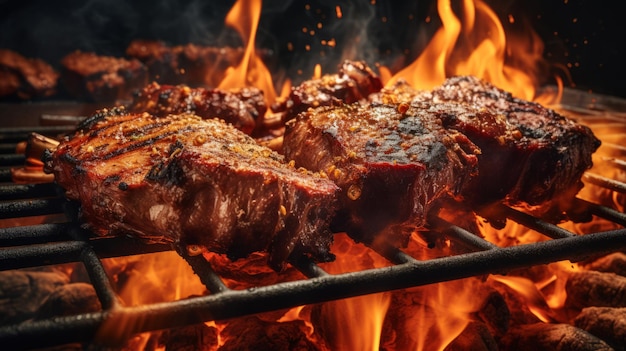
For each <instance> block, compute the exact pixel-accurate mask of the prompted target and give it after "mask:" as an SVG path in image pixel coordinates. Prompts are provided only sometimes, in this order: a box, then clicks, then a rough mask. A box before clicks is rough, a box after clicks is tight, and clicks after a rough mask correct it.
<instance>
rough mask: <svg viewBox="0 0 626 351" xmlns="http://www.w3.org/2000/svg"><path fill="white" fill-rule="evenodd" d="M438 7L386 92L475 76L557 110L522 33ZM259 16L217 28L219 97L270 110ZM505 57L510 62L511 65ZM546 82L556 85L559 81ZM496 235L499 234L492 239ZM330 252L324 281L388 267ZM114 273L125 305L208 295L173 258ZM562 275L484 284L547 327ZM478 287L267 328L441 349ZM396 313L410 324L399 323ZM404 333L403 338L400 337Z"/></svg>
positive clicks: (386, 296) (285, 315)
mask: <svg viewBox="0 0 626 351" xmlns="http://www.w3.org/2000/svg"><path fill="white" fill-rule="evenodd" d="M437 4H438V7H437V8H438V13H439V16H440V18H441V21H442V27H441V28H440V29H439V30H438V31H437V32H436V33H435V34H434V36H433V38H432V39H431V41H430V42H429V44H428V45H427V46H426V48H425V50H424V52H423V53H422V54H421V55H420V56H419V57H417V59H416V60H415V61H413V62H412V63H411V64H409V65H407V66H406V67H405V68H404V69H402V70H400V71H398V72H395V73H394V72H391V70H390V69H389V68H387V67H384V66H379V70H380V76H381V78H382V79H383V81H384V82H385V83H386V85H391V84H393V83H395V82H397V81H398V80H399V79H404V80H406V81H407V82H408V83H410V84H411V85H412V86H413V87H414V88H417V89H430V88H432V87H434V86H436V85H438V84H440V83H442V82H443V80H444V79H445V78H446V77H449V76H452V75H474V76H478V77H480V78H483V79H485V80H487V81H489V82H491V83H493V84H494V85H496V86H498V87H500V88H502V89H505V90H508V91H510V92H512V94H513V95H515V96H517V97H520V98H524V99H527V100H534V101H538V102H542V103H546V102H548V101H550V102H555V101H556V100H555V97H554V96H541V95H538V87H537V74H539V72H537V71H536V70H535V69H533V68H534V67H537V66H538V65H539V62H541V61H542V57H541V54H542V52H541V51H542V49H543V47H542V45H541V42H540V40H538V38H537V36H536V35H535V34H534V33H526V34H527V38H528V40H527V42H522V39H520V38H515V39H514V40H513V42H514V44H512V41H509V38H508V37H507V33H505V31H504V28H503V26H502V25H501V23H500V22H499V20H498V16H497V15H496V14H495V13H494V12H493V11H492V10H491V9H490V8H489V7H488V6H487V5H486V4H485V3H483V2H482V1H480V0H465V1H463V2H462V6H461V7H462V9H461V13H462V15H461V16H459V15H457V13H456V12H455V11H454V10H453V9H452V6H451V3H450V2H449V1H445V0H439V1H438V2H437ZM260 12H261V2H260V1H255V0H238V1H237V2H236V3H235V5H234V6H233V8H232V9H231V11H230V12H229V14H228V16H227V17H226V24H227V25H229V26H231V27H233V28H235V29H236V30H237V32H238V33H239V34H240V35H241V37H242V39H243V40H244V43H245V47H246V50H245V54H244V57H243V59H242V61H241V62H240V63H239V65H237V66H236V67H230V68H229V69H228V70H227V72H226V75H225V78H224V80H223V81H222V82H221V83H220V85H219V88H223V89H232V88H240V87H245V86H253V87H257V88H260V89H261V90H263V91H264V94H265V98H266V100H267V101H268V102H269V103H271V102H273V101H275V100H276V99H277V96H278V95H279V94H277V93H276V89H275V87H274V82H273V80H272V73H271V72H270V71H269V69H268V68H267V67H266V66H265V64H264V63H263V61H262V60H261V59H260V57H258V56H257V55H256V53H255V38H256V31H257V28H258V24H259V18H260ZM336 17H337V19H339V20H346V18H345V14H344V13H343V12H342V9H341V8H340V7H339V6H337V7H336ZM338 44H339V43H338ZM513 57H515V58H516V59H515V60H513V59H512V58H513ZM352 59H359V57H352ZM515 64H517V65H515ZM321 75H322V72H321V68H320V66H319V65H316V68H315V75H314V77H315V78H319V77H320V76H321ZM555 80H556V81H557V84H558V83H559V80H558V79H555ZM559 86H560V85H559ZM289 87H290V82H289V81H285V82H283V86H282V88H281V89H280V91H281V93H280V95H281V96H284V95H285V94H286V93H287V92H288V90H289ZM478 226H479V227H480V228H482V229H483V230H484V232H483V233H481V234H483V235H484V236H485V237H486V238H489V240H490V241H492V242H494V243H496V244H498V245H502V246H506V245H509V244H512V242H513V241H514V242H515V243H520V242H522V243H523V242H533V241H537V240H540V238H538V237H537V236H536V235H534V233H532V232H529V231H527V230H526V229H524V228H512V227H511V226H515V225H508V226H507V227H506V228H504V230H500V231H495V230H493V229H491V228H489V227H488V225H485V224H484V223H482V222H481V223H479V224H478ZM520 231H523V232H520ZM503 232H504V233H507V234H506V235H505V236H501V234H500V233H503ZM413 239H414V240H413V241H412V242H411V243H410V244H409V248H408V250H409V252H410V253H411V254H412V255H414V257H420V258H424V259H429V258H435V257H438V256H442V255H446V254H448V253H449V252H450V251H451V250H453V248H451V247H450V243H449V242H447V241H444V242H442V243H440V244H441V245H440V246H438V247H435V248H432V247H431V248H429V247H427V246H428V244H427V243H426V241H425V240H424V239H423V238H422V237H421V236H420V235H419V234H417V233H416V234H414V238H413ZM331 251H332V252H333V253H334V254H335V255H336V256H337V259H336V261H335V262H332V263H328V264H323V265H322V266H323V267H324V269H326V270H327V271H328V272H329V273H331V274H339V273H345V272H351V271H358V270H363V269H369V268H380V267H385V266H386V265H388V264H389V263H388V262H387V261H386V260H385V259H384V258H382V257H380V256H379V255H378V254H376V253H375V252H373V251H372V250H370V249H368V248H367V247H365V246H362V245H358V244H354V243H353V242H352V241H351V240H349V239H347V238H346V237H345V235H343V234H341V233H339V234H337V236H336V239H335V242H334V245H333V247H332V250H331ZM207 259H208V260H210V261H211V260H214V263H218V264H224V265H227V266H229V267H233V269H241V268H242V267H241V266H240V265H245V263H241V262H239V263H237V262H235V263H224V258H222V257H219V255H212V254H207ZM109 263H110V265H111V266H112V267H119V265H120V264H121V263H119V262H115V261H109ZM123 265H124V266H126V267H131V268H129V269H128V270H127V271H126V272H125V273H124V274H125V276H126V279H128V282H127V283H126V284H125V285H124V286H125V289H124V290H123V291H121V292H120V298H121V299H122V300H123V302H124V303H125V304H127V305H131V306H140V305H143V304H148V303H153V302H160V301H175V300H179V299H184V298H186V297H188V296H194V295H201V294H206V293H207V292H206V291H205V288H204V287H203V285H202V283H201V282H200V281H199V279H198V278H197V276H196V275H195V274H194V273H193V272H192V271H191V269H189V267H188V264H187V263H186V262H185V261H184V260H183V259H182V258H180V257H179V256H178V255H176V254H174V253H171V252H169V253H159V254H152V255H145V256H142V257H141V259H138V258H133V259H130V260H128V261H125V262H124V263H123ZM568 269H571V268H568V265H567V264H558V263H557V264H553V265H550V266H549V267H548V268H547V271H548V272H552V275H549V276H548V277H547V278H545V279H538V280H537V281H536V282H535V281H533V280H532V279H528V278H519V277H506V276H492V277H490V278H489V282H490V283H491V284H498V283H501V284H504V285H506V286H508V287H509V288H511V289H513V290H515V291H517V292H519V293H520V295H521V296H523V297H524V298H525V299H526V303H527V304H528V306H529V309H530V310H531V311H532V313H533V314H535V315H536V316H537V317H538V318H539V319H540V320H542V321H543V322H550V321H553V320H555V319H557V317H555V315H554V313H555V312H554V309H558V308H560V307H561V306H562V304H563V301H564V299H565V296H564V295H563V294H564V291H563V287H562V286H560V287H558V286H557V287H555V285H556V283H554V282H555V281H556V279H555V277H556V276H557V275H566V274H567V271H568ZM245 270H248V272H249V273H250V274H252V275H258V276H263V275H266V278H265V279H261V284H272V283H275V282H276V280H280V279H282V278H281V277H277V276H276V274H273V273H272V272H269V271H267V270H266V268H264V267H261V265H254V264H251V265H248V266H246V267H245ZM297 279H301V277H298V278H297ZM481 283H482V282H481V281H480V279H478V278H468V279H464V280H460V281H453V282H446V283H438V284H433V285H430V286H426V287H420V288H415V289H409V290H407V291H402V292H398V293H397V294H396V293H395V292H387V293H378V294H370V295H365V296H360V297H355V298H349V299H344V300H338V301H333V302H328V303H325V304H324V305H322V306H316V307H314V308H309V307H303V306H301V307H298V308H294V309H292V310H290V311H282V314H281V315H280V316H279V317H278V318H276V319H275V320H276V321H278V322H280V323H289V322H292V321H295V320H302V321H304V324H305V325H306V326H307V327H308V329H307V330H303V333H304V334H305V335H306V336H307V338H309V340H311V341H313V342H316V343H319V342H320V336H319V335H318V334H316V333H320V332H322V330H317V329H316V328H319V329H323V330H329V331H331V334H332V335H324V337H325V338H326V339H325V341H324V343H325V344H326V347H328V348H329V349H337V348H341V349H347V350H378V349H380V348H381V346H384V347H385V349H403V350H408V349H411V350H444V349H445V348H446V346H447V345H448V344H449V343H450V342H451V341H452V340H453V339H455V338H456V337H457V336H458V335H459V334H460V333H461V332H462V331H463V330H464V329H465V327H466V326H467V325H468V323H470V320H471V314H472V313H474V312H475V311H476V308H477V306H478V304H479V303H480V302H481V301H482V299H483V298H484V297H482V296H477V295H476V291H475V290H474V288H476V286H477V285H478V284H481ZM226 284H227V286H228V287H229V288H233V289H241V288H247V286H246V284H245V283H242V282H238V281H236V280H232V281H226ZM312 309H313V312H312ZM405 309H407V310H408V311H409V313H410V315H406V314H403V313H404V312H403V311H404V310H405ZM312 316H315V317H312ZM393 318H397V319H396V320H393ZM227 324H228V321H225V322H221V321H220V322H215V323H213V322H211V323H209V324H207V325H211V326H216V327H217V329H218V330H219V331H220V332H222V331H224V330H226V327H225V326H226V325H227ZM320 325H321V328H320ZM409 332H412V333H410V335H408V334H407V333H409ZM141 337H142V338H143V340H144V342H142V343H140V344H141V345H144V346H145V343H147V340H148V338H149V337H150V336H149V335H148V334H146V335H142V336H141ZM234 337H237V336H236V335H227V334H226V332H224V333H223V334H221V333H220V334H219V338H218V345H216V348H217V347H219V346H222V345H224V343H225V342H227V341H228V340H229V339H231V338H234ZM324 343H322V344H324ZM209 349H210V348H209ZM320 349H324V346H320Z"/></svg>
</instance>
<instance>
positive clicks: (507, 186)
mask: <svg viewBox="0 0 626 351" xmlns="http://www.w3.org/2000/svg"><path fill="white" fill-rule="evenodd" d="M374 100H381V101H389V100H395V101H398V100H399V101H405V102H406V101H412V103H413V104H424V103H429V104H433V105H438V104H447V105H449V106H457V107H455V108H457V109H458V108H467V107H472V108H477V109H483V110H485V111H488V112H489V114H484V118H459V116H458V115H454V114H451V115H449V116H447V117H446V118H444V119H443V123H444V126H445V127H446V128H450V129H455V130H458V131H459V132H461V133H463V134H465V135H467V137H468V138H469V139H471V140H472V141H473V142H474V143H476V145H478V146H479V147H480V149H481V150H482V154H481V155H480V156H479V176H478V177H476V178H475V179H474V181H473V182H472V184H471V186H470V187H468V189H467V190H466V192H465V197H466V199H468V200H469V201H470V202H471V203H474V204H488V203H492V202H495V201H501V200H503V199H505V200H506V201H507V202H508V203H510V204H513V205H526V206H528V205H530V206H531V207H534V210H536V211H537V212H538V214H540V212H545V213H544V214H545V215H546V216H548V217H549V216H552V215H555V216H558V213H560V212H562V211H563V210H566V209H567V207H568V204H569V203H570V200H571V199H572V198H573V197H574V196H575V194H576V193H577V192H578V191H579V190H580V189H581V188H582V182H581V180H580V179H581V176H582V174H583V173H584V172H585V171H586V170H587V169H589V168H590V167H591V166H592V162H591V155H592V154H593V153H594V152H595V151H596V149H597V148H598V147H599V145H600V141H599V140H598V139H597V138H596V137H595V136H594V135H593V133H592V132H591V130H590V129H589V128H587V127H586V126H583V125H581V124H578V123H576V122H575V121H573V120H570V119H568V118H566V117H564V116H562V115H560V114H558V113H557V112H555V111H553V110H551V109H548V108H545V107H543V106H541V105H539V104H537V103H533V102H529V101H525V100H521V99H517V98H514V97H513V96H512V95H511V94H510V93H508V92H506V91H503V90H501V89H499V88H497V87H495V86H493V85H491V84H489V83H487V82H485V81H483V80H480V79H478V78H476V77H471V76H459V77H452V78H449V79H447V80H446V81H445V82H444V83H443V84H442V85H441V86H439V87H437V88H435V89H433V90H432V91H428V92H418V91H415V90H413V91H412V90H411V88H410V87H407V86H406V84H403V83H399V84H398V85H396V86H395V87H392V88H389V89H385V90H384V91H383V92H382V93H381V94H379V95H378V96H375V99H374ZM550 211H555V213H552V214H550V213H548V212H550Z"/></svg>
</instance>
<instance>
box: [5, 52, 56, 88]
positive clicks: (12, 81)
mask: <svg viewBox="0 0 626 351" xmlns="http://www.w3.org/2000/svg"><path fill="white" fill-rule="evenodd" d="M58 79H59V73H58V72H57V71H56V70H55V69H54V68H52V66H50V65H49V64H47V63H46V62H44V61H43V60H40V59H36V58H27V57H24V56H22V55H20V54H19V53H17V52H15V51H12V50H7V49H0V98H11V99H14V98H18V99H23V100H27V99H32V98H42V97H49V96H52V95H54V94H55V93H56V92H57V81H58Z"/></svg>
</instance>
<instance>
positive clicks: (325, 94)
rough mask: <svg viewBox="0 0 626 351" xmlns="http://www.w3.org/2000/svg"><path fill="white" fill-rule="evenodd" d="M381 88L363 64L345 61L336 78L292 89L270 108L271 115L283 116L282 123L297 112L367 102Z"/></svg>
mask: <svg viewBox="0 0 626 351" xmlns="http://www.w3.org/2000/svg"><path fill="white" fill-rule="evenodd" d="M382 87H383V84H382V81H381V80H380V78H379V77H378V76H377V75H376V74H375V73H374V71H372V69H371V68H370V67H369V66H368V65H367V64H366V63H365V62H363V61H350V60H346V61H344V62H343V63H342V64H341V66H340V67H339V72H337V73H336V74H327V75H324V76H322V77H321V78H318V79H310V80H306V81H304V82H302V83H301V84H300V85H298V86H296V87H294V88H292V89H291V92H290V94H289V96H288V97H287V98H286V99H285V100H284V101H280V102H277V103H275V104H274V105H272V111H273V112H275V113H280V114H282V120H283V122H286V121H289V120H291V119H293V118H295V117H296V116H297V115H298V114H299V113H300V112H304V111H306V110H307V109H309V108H311V107H313V108H315V107H320V106H341V105H343V104H351V103H353V102H357V101H366V100H367V98H368V96H369V95H370V94H373V93H377V92H379V91H380V90H381V89H382Z"/></svg>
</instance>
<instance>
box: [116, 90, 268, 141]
mask: <svg viewBox="0 0 626 351" xmlns="http://www.w3.org/2000/svg"><path fill="white" fill-rule="evenodd" d="M128 110H129V111H130V112H136V113H141V112H148V113H150V114H152V115H155V116H161V117H163V116H167V115H169V114H183V113H192V114H195V115H198V116H200V117H202V118H220V119H222V120H224V121H226V122H228V123H231V124H232V125H234V126H235V127H236V128H237V129H239V130H241V131H243V132H244V133H246V134H251V133H252V131H253V130H254V127H255V125H256V122H257V121H260V120H261V119H262V118H263V116H264V115H265V111H266V110H267V107H266V105H265V100H264V99H263V91H261V90H260V89H257V88H242V89H239V90H233V91H225V90H220V89H205V88H190V87H188V86H186V85H177V86H173V85H160V84H158V83H156V82H153V83H151V84H148V85H147V86H145V87H144V88H143V89H142V90H141V91H139V92H138V93H137V94H135V96H134V98H133V101H132V102H131V103H130V105H129V106H128Z"/></svg>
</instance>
